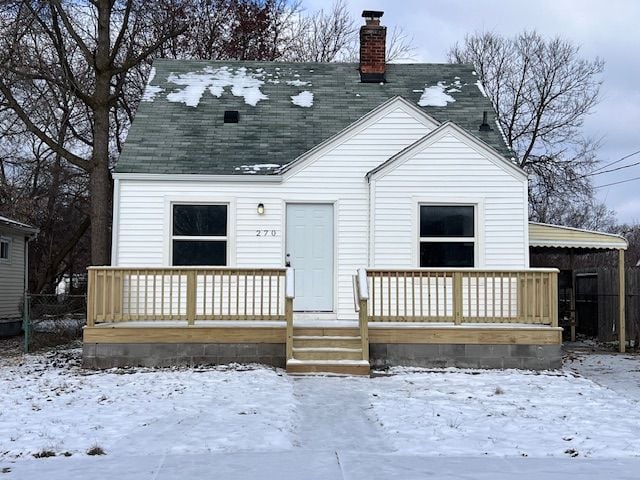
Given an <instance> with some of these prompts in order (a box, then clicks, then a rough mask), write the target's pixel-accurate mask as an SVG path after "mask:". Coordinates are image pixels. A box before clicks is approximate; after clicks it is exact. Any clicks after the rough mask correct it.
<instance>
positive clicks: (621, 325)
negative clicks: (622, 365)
mask: <svg viewBox="0 0 640 480" xmlns="http://www.w3.org/2000/svg"><path fill="white" fill-rule="evenodd" d="M625 293H626V292H625V286H624V250H623V249H622V248H621V249H619V250H618V341H619V342H620V350H619V351H620V353H624V351H625V346H626V345H625V344H626V338H625V336H626V331H625V329H626V323H625V311H624V303H625V296H626V295H625Z"/></svg>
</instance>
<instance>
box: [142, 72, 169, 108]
mask: <svg viewBox="0 0 640 480" xmlns="http://www.w3.org/2000/svg"><path fill="white" fill-rule="evenodd" d="M155 76H156V67H151V71H150V72H149V78H148V79H147V85H146V87H145V88H144V93H143V94H142V101H143V102H153V100H154V99H155V96H156V95H157V94H159V93H161V92H162V91H163V90H164V88H162V87H160V86H158V85H151V82H152V81H153V79H154V78H155Z"/></svg>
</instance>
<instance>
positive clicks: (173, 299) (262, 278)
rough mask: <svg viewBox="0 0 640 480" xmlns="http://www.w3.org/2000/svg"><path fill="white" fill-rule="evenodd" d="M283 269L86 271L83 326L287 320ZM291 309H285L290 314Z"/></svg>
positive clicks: (103, 268) (221, 268)
mask: <svg viewBox="0 0 640 480" xmlns="http://www.w3.org/2000/svg"><path fill="white" fill-rule="evenodd" d="M286 271H287V270H286V269H285V268H232V267H213V268H211V267H165V268H121V267H89V284H88V306H87V325H88V326H93V325H95V324H96V323H116V322H130V321H171V320H178V321H186V322H187V323H188V324H189V325H193V324H194V322H195V321H196V320H286V319H287V311H288V310H287V307H288V306H289V307H291V306H290V305H288V302H287V299H286V295H285V276H286ZM292 274H293V273H292V272H291V275H292ZM289 303H290V302H289ZM291 311H292V309H291V308H289V316H291Z"/></svg>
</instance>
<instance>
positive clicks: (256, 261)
mask: <svg viewBox="0 0 640 480" xmlns="http://www.w3.org/2000/svg"><path fill="white" fill-rule="evenodd" d="M405 109H406V107H405V108H401V107H398V108H396V109H395V110H392V111H391V112H388V113H386V114H382V115H381V116H380V117H379V118H374V119H372V120H371V123H370V124H369V125H368V126H366V128H364V129H361V130H360V131H358V132H357V133H355V134H353V135H351V136H350V137H349V138H348V139H347V140H346V141H344V142H343V143H341V144H339V145H338V146H336V147H335V148H332V149H329V150H328V151H324V152H322V154H321V155H320V156H319V158H317V159H316V160H313V161H311V162H310V163H308V164H306V165H305V166H304V168H301V169H298V170H294V173H293V174H292V175H291V176H289V177H288V178H286V179H285V180H284V181H283V183H282V184H267V183H258V182H256V183H250V182H245V183H235V182H228V183H215V182H204V181H198V182H183V181H175V180H166V181H165V180H163V181H150V180H129V179H124V178H123V179H121V180H120V181H119V193H118V192H116V195H119V196H118V198H117V204H118V209H119V218H118V224H117V228H116V232H115V235H116V237H115V247H116V252H115V257H114V260H115V264H116V265H120V266H158V267H159V266H163V265H167V264H168V263H169V234H170V228H169V227H170V225H169V223H168V221H169V205H170V202H171V201H195V202H198V201H199V202H204V201H211V202H216V201H226V202H229V203H230V215H231V216H230V218H231V219H232V225H231V227H232V230H235V231H234V232H232V233H231V238H232V242H231V243H230V245H229V247H230V251H229V264H230V265H236V266H247V267H250V266H264V267H272V266H282V265H283V264H284V254H285V246H284V232H285V228H284V225H285V223H284V222H285V218H284V217H285V210H284V205H285V202H332V203H334V204H335V209H334V212H335V216H336V218H335V236H336V253H335V262H336V271H337V286H336V292H335V295H334V298H336V300H337V314H338V316H339V317H340V318H356V314H355V312H354V308H353V293H352V284H351V276H352V275H353V274H354V273H355V272H356V269H357V268H360V267H363V266H366V265H367V262H368V238H369V230H368V224H369V220H368V184H367V181H366V179H365V174H366V173H367V172H368V171H370V170H372V169H373V168H375V167H376V166H378V165H379V164H381V163H383V162H384V161H385V160H387V159H388V158H389V157H391V156H392V155H394V154H396V153H397V152H399V151H400V150H402V149H403V148H405V147H407V146H409V145H411V144H412V143H414V142H415V141H417V140H418V139H420V138H421V137H423V136H424V135H425V134H426V133H428V132H429V131H430V128H429V127H427V126H425V124H424V123H423V122H420V121H418V120H417V119H416V118H415V113H413V112H411V113H408V112H407V111H405ZM265 160H268V159H265ZM258 203H264V206H265V213H264V215H258V214H257V211H256V207H257V205H258ZM258 229H267V230H275V231H276V235H275V236H273V237H272V236H266V237H258V236H256V230H258Z"/></svg>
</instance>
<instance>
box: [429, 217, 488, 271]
mask: <svg viewBox="0 0 640 480" xmlns="http://www.w3.org/2000/svg"><path fill="white" fill-rule="evenodd" d="M475 242H476V238H475V209H474V207H473V206H472V205H420V266H421V267H473V266H474V264H475Z"/></svg>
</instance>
